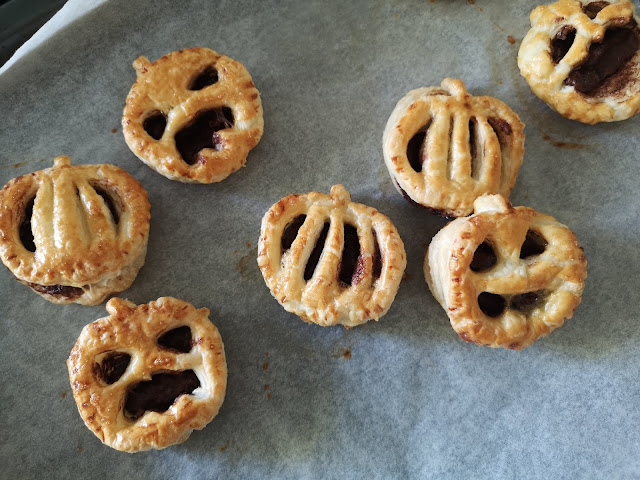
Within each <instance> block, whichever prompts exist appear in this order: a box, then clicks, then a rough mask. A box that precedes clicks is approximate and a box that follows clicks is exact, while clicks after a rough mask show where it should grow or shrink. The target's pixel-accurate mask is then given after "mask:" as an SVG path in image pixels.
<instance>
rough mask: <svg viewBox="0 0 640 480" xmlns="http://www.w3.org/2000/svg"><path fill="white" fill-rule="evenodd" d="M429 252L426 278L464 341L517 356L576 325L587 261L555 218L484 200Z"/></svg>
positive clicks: (447, 228) (445, 231) (442, 234)
mask: <svg viewBox="0 0 640 480" xmlns="http://www.w3.org/2000/svg"><path fill="white" fill-rule="evenodd" d="M474 208H475V213H474V214H473V215H471V216H470V217H466V218H458V219H456V220H454V221H453V222H451V223H449V224H448V225H446V226H445V227H444V228H443V229H442V230H440V232H438V233H437V234H436V235H435V237H433V239H432V241H431V244H430V245H429V248H428V250H427V256H426V258H425V263H424V274H425V279H426V281H427V283H428V285H429V289H430V290H431V293H433V296H434V297H435V299H436V300H437V301H438V303H440V305H442V308H444V310H445V311H446V312H447V315H448V316H449V320H450V321H451V326H452V327H453V329H454V330H455V331H456V332H457V334H458V335H459V336H460V338H462V339H463V340H465V341H467V342H473V343H476V344H478V345H487V346H490V347H504V348H510V349H515V350H520V349H522V348H525V347H527V346H529V345H531V344H532V343H533V342H534V341H535V340H536V339H538V338H539V337H541V336H544V335H548V334H549V333H550V332H551V331H553V330H554V329H556V328H558V327H560V326H561V325H562V324H563V323H564V322H565V320H567V319H569V318H571V316H573V313H574V311H575V309H576V308H577V307H578V305H579V304H580V301H581V298H582V291H583V289H584V281H585V278H586V276H587V262H586V260H585V257H584V252H583V250H582V247H580V244H579V243H578V240H577V239H576V236H575V235H574V233H573V232H572V231H571V230H569V229H568V228H567V227H566V226H564V225H562V224H561V223H559V222H558V221H557V220H555V219H554V218H553V217H550V216H548V215H544V214H541V213H538V212H537V211H535V210H533V209H531V208H527V207H516V208H514V207H512V206H511V204H510V203H509V202H508V201H507V200H505V199H504V198H503V197H502V196H500V195H483V196H482V197H480V198H478V199H477V200H476V201H475V203H474Z"/></svg>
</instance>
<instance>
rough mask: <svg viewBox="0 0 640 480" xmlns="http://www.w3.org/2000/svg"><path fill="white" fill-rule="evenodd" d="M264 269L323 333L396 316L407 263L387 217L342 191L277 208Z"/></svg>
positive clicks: (266, 233) (267, 225)
mask: <svg viewBox="0 0 640 480" xmlns="http://www.w3.org/2000/svg"><path fill="white" fill-rule="evenodd" d="M258 265H259V266H260V270H261V271H262V275H263V277H264V280H265V282H266V283H267V286H268V287H269V289H270V290H271V293H272V295H273V296H274V297H275V298H276V299H277V300H278V302H280V304H281V305H282V306H283V307H284V309H285V310H287V311H288V312H291V313H294V314H296V315H298V316H299V317H300V318H302V319H303V320H305V321H307V322H312V323H317V324H318V325H322V326H329V325H336V324H342V325H344V326H345V327H353V326H356V325H360V324H362V323H365V322H366V321H368V320H370V319H375V320H378V319H379V318H380V317H381V316H382V315H384V314H385V313H386V312H387V311H388V310H389V307H390V306H391V304H392V303H393V299H394V298H395V296H396V292H397V291H398V286H399V284H400V280H401V279H402V275H403V273H404V269H405V266H406V256H405V251H404V245H403V243H402V240H401V239H400V235H398V231H397V230H396V228H395V226H394V225H393V223H391V221H390V220H389V219H388V218H387V217H386V216H384V215H383V214H381V213H380V212H378V211H377V210H375V209H374V208H371V207H367V206H366V205H362V204H360V203H354V202H351V196H350V195H349V193H348V192H347V190H346V189H345V188H344V187H343V186H342V185H334V186H333V187H332V188H331V195H324V194H322V193H318V192H311V193H307V194H304V195H289V196H288V197H285V198H283V199H282V200H280V201H279V202H277V203H276V204H275V205H273V206H272V207H271V208H270V209H269V211H268V212H267V213H266V214H265V215H264V217H263V219H262V228H261V230H260V241H259V244H258Z"/></svg>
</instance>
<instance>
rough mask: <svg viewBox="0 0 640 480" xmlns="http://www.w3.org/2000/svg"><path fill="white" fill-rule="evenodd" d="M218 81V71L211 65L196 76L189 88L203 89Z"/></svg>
mask: <svg viewBox="0 0 640 480" xmlns="http://www.w3.org/2000/svg"><path fill="white" fill-rule="evenodd" d="M217 81H218V71H217V70H216V69H215V68H213V67H211V66H209V67H207V68H205V69H204V70H203V71H202V72H200V73H199V74H198V76H196V77H195V78H194V79H193V80H192V81H191V83H190V84H189V87H188V88H189V90H202V89H203V88H204V87H208V86H209V85H213V84H214V83H216V82H217Z"/></svg>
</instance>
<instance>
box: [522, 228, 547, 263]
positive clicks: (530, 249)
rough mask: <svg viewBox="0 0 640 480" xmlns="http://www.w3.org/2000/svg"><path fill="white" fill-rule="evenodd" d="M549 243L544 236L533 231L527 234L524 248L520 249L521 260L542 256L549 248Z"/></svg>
mask: <svg viewBox="0 0 640 480" xmlns="http://www.w3.org/2000/svg"><path fill="white" fill-rule="evenodd" d="M547 245H548V243H547V241H546V240H545V239H544V237H543V236H542V235H540V234H539V233H538V232H534V231H533V230H529V231H528V232H527V236H526V237H525V239H524V243H523V244H522V247H520V258H523V259H524V258H529V257H533V256H535V255H540V254H541V253H542V252H544V251H545V249H546V248H547Z"/></svg>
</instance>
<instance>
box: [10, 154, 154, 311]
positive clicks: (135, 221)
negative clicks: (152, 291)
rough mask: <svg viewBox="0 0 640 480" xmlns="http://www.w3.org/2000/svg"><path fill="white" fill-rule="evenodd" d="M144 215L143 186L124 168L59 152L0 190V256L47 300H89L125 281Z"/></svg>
mask: <svg viewBox="0 0 640 480" xmlns="http://www.w3.org/2000/svg"><path fill="white" fill-rule="evenodd" d="M149 219H150V214H149V200H148V199H147V192H146V191H145V189H144V188H142V185H140V183H139V182H138V181H137V180H136V179H135V178H133V177H132V176H131V175H129V174H128V173H127V172H125V171H124V170H122V169H121V168H118V167H116V166H114V165H106V164H103V165H74V166H72V165H71V160H70V159H69V157H67V156H59V157H56V158H55V160H54V166H53V168H48V169H46V170H40V171H38V172H34V173H31V174H29V175H23V176H21V177H18V178H15V179H13V180H11V181H10V182H9V183H7V185H5V187H4V188H3V189H2V191H0V257H1V258H2V262H3V263H4V264H5V265H6V267H7V268H8V269H9V270H10V271H11V273H12V274H13V275H14V277H15V278H16V279H17V280H18V281H19V282H21V283H24V284H25V285H28V286H29V287H31V289H32V290H33V291H35V292H37V293H39V294H40V295H42V296H43V297H44V298H45V299H47V300H49V301H50V302H53V303H80V304H82V305H97V304H99V303H101V302H102V301H103V300H104V299H105V298H106V297H107V296H108V295H110V294H112V293H116V292H121V291H122V290H126V289H127V288H129V286H131V284H132V283H133V280H134V279H135V278H136V275H137V274H138V271H139V270H140V268H141V267H142V265H143V264H144V259H145V255H146V253H147V240H148V238H149Z"/></svg>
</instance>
